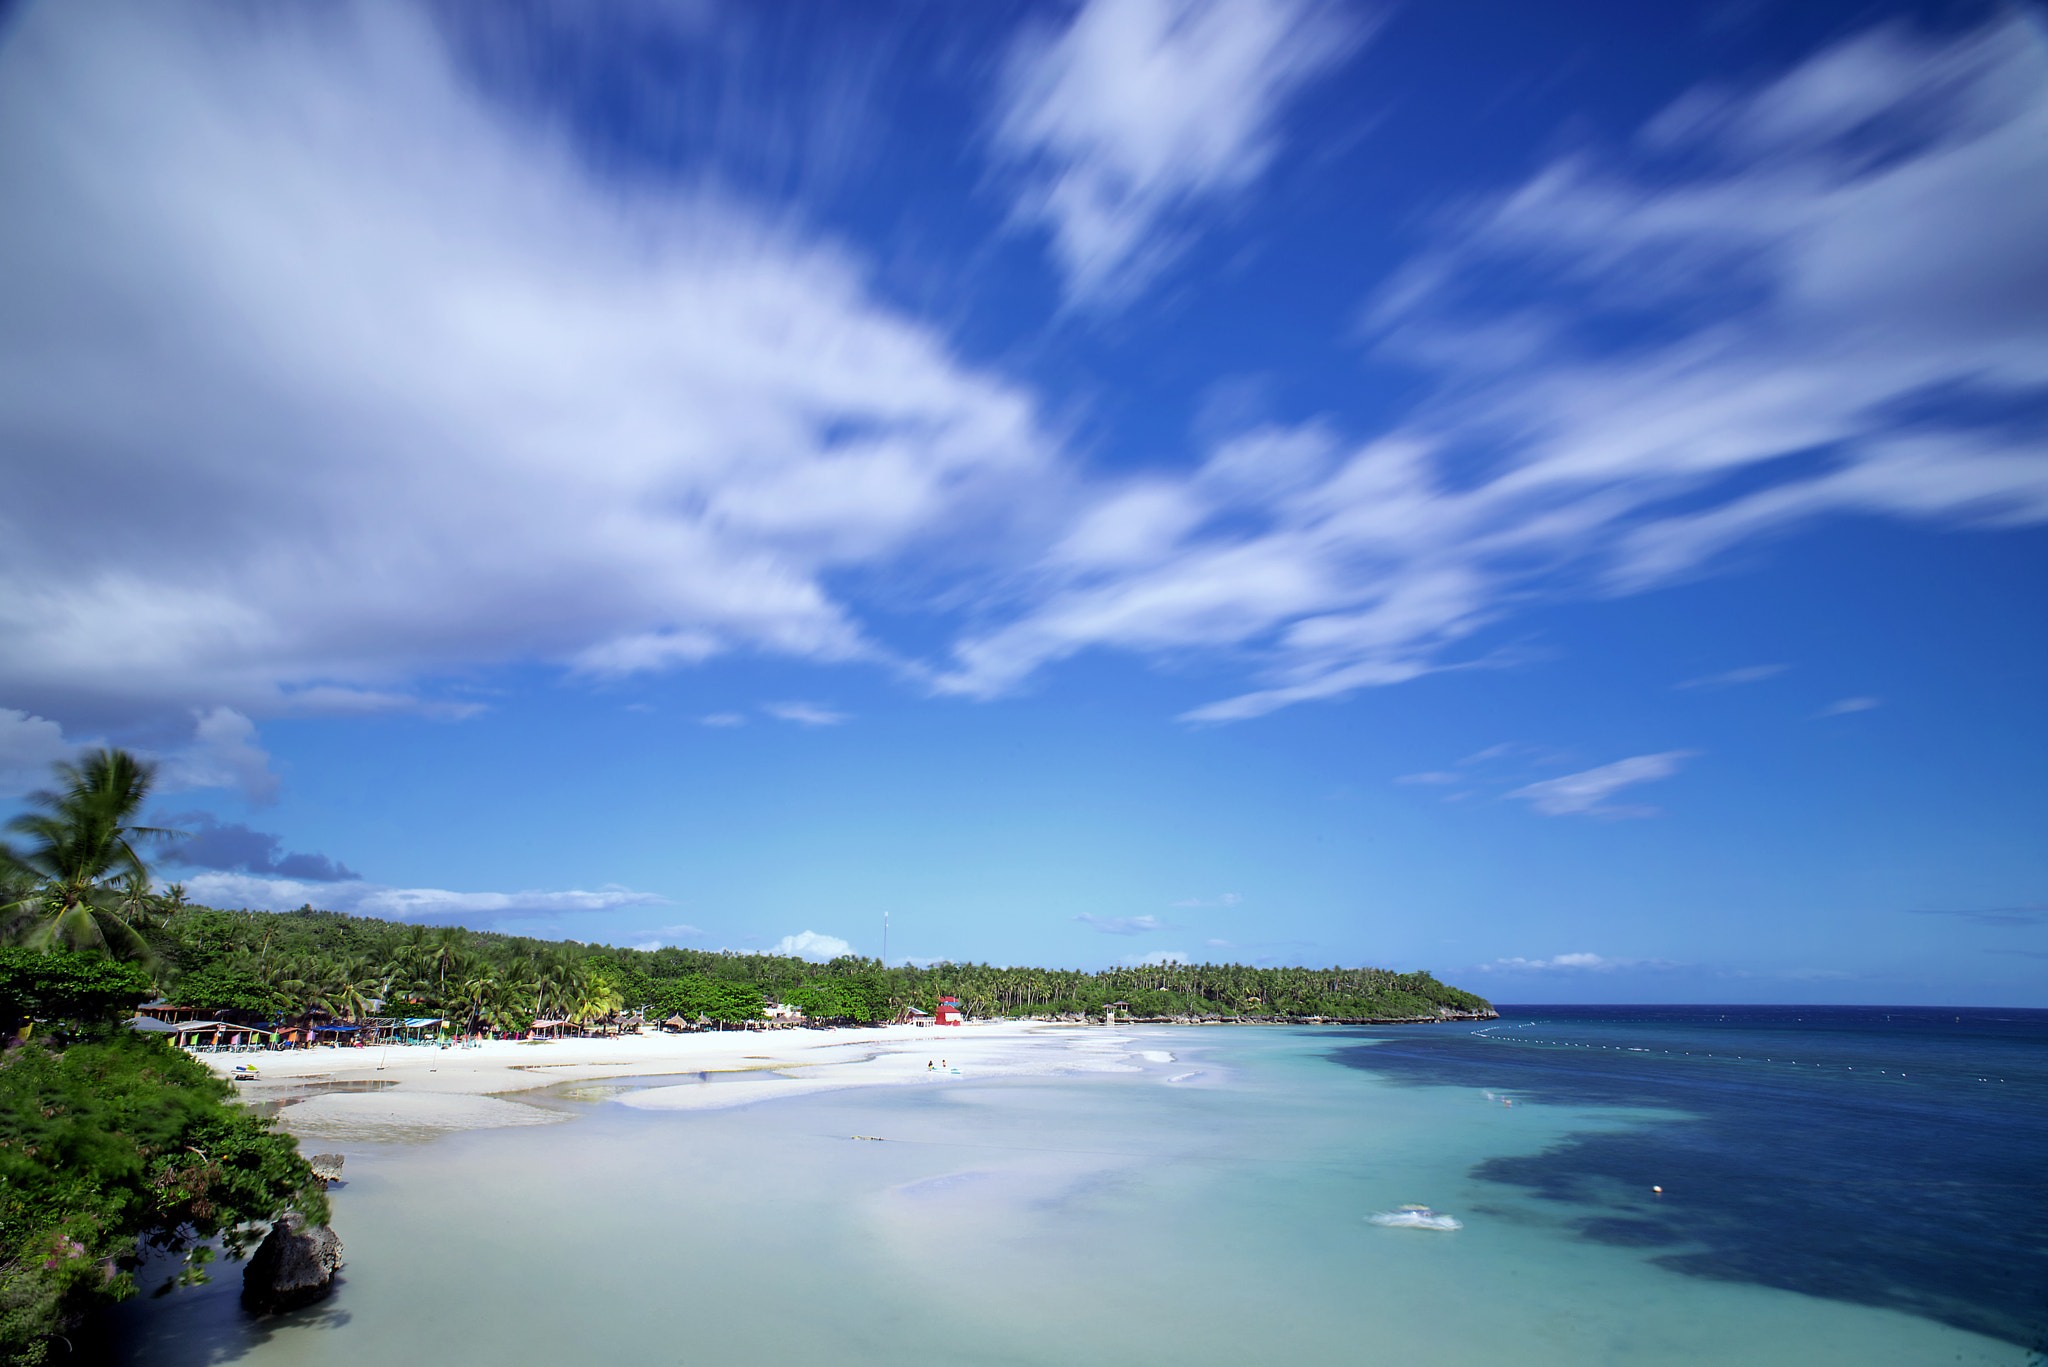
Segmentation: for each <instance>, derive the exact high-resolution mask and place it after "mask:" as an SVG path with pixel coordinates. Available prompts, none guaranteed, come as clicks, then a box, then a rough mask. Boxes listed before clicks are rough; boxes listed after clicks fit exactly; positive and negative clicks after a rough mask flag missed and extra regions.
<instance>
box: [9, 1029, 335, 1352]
mask: <svg viewBox="0 0 2048 1367" xmlns="http://www.w3.org/2000/svg"><path fill="white" fill-rule="evenodd" d="M230 1094H231V1093H230V1088H229V1087H228V1085H227V1084H226V1083H225V1082H223V1081H221V1080H220V1079H219V1078H216V1077H215V1076H213V1074H212V1073H210V1072H208V1071H207V1069H206V1068H205V1066H204V1065H202V1064H201V1063H199V1062H198V1061H197V1060H196V1059H193V1058H191V1057H190V1056H189V1055H187V1054H185V1053H184V1052H182V1051H181V1050H178V1049H176V1048H173V1047H172V1046H170V1045H168V1044H165V1043H163V1042H162V1041H161V1040H159V1039H155V1038H150V1037H145V1036H142V1035H138V1034H136V1033H135V1032H133V1031H131V1030H128V1029H126V1028H125V1027H121V1026H108V1025H104V1024H100V1025H90V1024H86V1023H82V1022H80V1023H74V1024H73V1025H72V1026H71V1027H70V1028H69V1029H66V1030H59V1031H55V1032H52V1033H50V1034H49V1035H48V1036H47V1037H44V1036H43V1035H42V1033H41V1032H39V1033H38V1036H37V1037H36V1038H32V1039H31V1040H30V1041H29V1042H28V1043H26V1044H24V1045H21V1046H19V1047H16V1048H13V1049H10V1050H8V1051H7V1052H6V1054H5V1056H4V1058H0V1357H4V1359H5V1360H6V1361H8V1362H12V1363H20V1364H33V1363H39V1362H41V1361H43V1360H44V1358H45V1357H46V1355H47V1353H48V1349H49V1345H50V1343H51V1341H52V1339H53V1337H54V1336H55V1335H58V1334H60V1333H62V1332H64V1330H65V1329H66V1328H67V1327H68V1326H69V1325H70V1324H72V1323H73V1322H75V1321H76V1320H77V1319H78V1318H79V1317H80V1316H81V1315H82V1314H83V1313H84V1312H85V1311H86V1310H88V1309H89V1308H91V1306H92V1305H94V1304H95V1303H97V1302H104V1301H108V1300H118V1299H122V1298H125V1297H127V1296H130V1295H133V1294H134V1292H135V1278H134V1273H135V1270H136V1268H137V1266H138V1265H139V1264H140V1262H141V1254H142V1253H143V1252H144V1251H146V1250H147V1251H165V1252H173V1253H183V1254H185V1255H186V1261H185V1264H184V1267H183V1270H182V1272H181V1274H180V1275H179V1276H177V1277H175V1278H173V1279H172V1281H171V1282H168V1283H166V1285H165V1287H164V1289H169V1287H170V1286H171V1285H173V1284H181V1283H190V1282H195V1281H202V1280H204V1275H203V1273H202V1272H201V1266H202V1265H203V1264H204V1262H205V1261H206V1260H207V1258H208V1257H209V1256H210V1255H211V1249H210V1247H209V1246H208V1241H209V1240H212V1239H214V1238H215V1237H216V1236H221V1237H222V1239H223V1242H224V1244H225V1245H226V1247H227V1248H228V1250H229V1252H230V1254H231V1256H239V1254H240V1253H241V1251H242V1242H243V1238H244V1236H246V1235H247V1234H248V1232H249V1231H248V1229H247V1226H249V1225H251V1224H253V1223H261V1222H265V1221H269V1220H272V1219H274V1218H276V1217H278V1216H281V1215H282V1214H284V1213H285V1212H286V1211H288V1210H297V1211H300V1212H301V1213H303V1214H304V1215H305V1217H306V1218H307V1220H308V1221H309V1222H311V1223H314V1224H321V1223H325V1221H326V1219H327V1200H326V1196H325V1195H324V1194H323V1193H322V1192H321V1190H320V1188H319V1186H318V1185H317V1184H316V1183H315V1182H314V1181H313V1173H312V1169H311V1168H310V1167H308V1165H307V1163H306V1161H305V1159H304V1158H302V1157H301V1156H300V1155H299V1152H298V1146H297V1143H296V1141H294V1140H293V1139H292V1138H291V1137H290V1136H288V1135H285V1134H281V1133H279V1132H278V1131H277V1130H276V1129H274V1128H273V1127H272V1125H271V1122H269V1121H267V1120H262V1119H258V1118H257V1117H256V1116H254V1115H251V1114H250V1113H249V1112H247V1111H245V1110H242V1109H240V1108H238V1107H235V1106H233V1105H230V1104H229V1102H228V1097H229V1095H230Z"/></svg>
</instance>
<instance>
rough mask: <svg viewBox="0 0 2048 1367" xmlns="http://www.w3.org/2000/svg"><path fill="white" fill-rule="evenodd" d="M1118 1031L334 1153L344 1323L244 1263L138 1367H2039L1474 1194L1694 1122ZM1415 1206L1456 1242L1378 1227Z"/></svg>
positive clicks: (169, 1309) (1293, 1039) (182, 1308)
mask: <svg viewBox="0 0 2048 1367" xmlns="http://www.w3.org/2000/svg"><path fill="white" fill-rule="evenodd" d="M1457 1029H1459V1030H1461V1031H1462V1030H1463V1029H1464V1028H1463V1027H1457ZM1124 1033H1125V1034H1126V1035H1127V1036H1129V1037H1130V1044H1129V1049H1130V1051H1131V1052H1130V1054H1129V1056H1128V1059H1127V1062H1128V1064H1129V1067H1130V1068H1131V1070H1132V1071H1129V1072H1123V1073H1113V1074H1092V1075H1086V1076H1075V1077H1045V1078H1021V1079H1020V1078H1012V1079H1003V1080H977V1079H976V1078H974V1077H973V1076H971V1075H968V1076H963V1077H960V1078H948V1079H946V1080H944V1081H941V1082H937V1083H932V1084H926V1085H920V1086H916V1087H908V1088H881V1089H873V1090H862V1091H848V1092H837V1093H828V1094H822V1095H813V1096H808V1097H799V1098H791V1099H785V1100H775V1101H771V1102H767V1103H764V1104H759V1105H749V1106H741V1107H737V1108H734V1109H727V1110H714V1111H698V1112H672V1111H671V1112H662V1111H644V1110H636V1109H634V1108H631V1107H628V1106H622V1105H618V1104H616V1103H615V1102H614V1101H613V1100H611V1099H610V1095H611V1094H606V1093H599V1092H591V1091H587V1090H586V1091H585V1092H583V1093H582V1098H583V1099H578V1098H577V1097H576V1096H575V1095H571V1094H570V1093H571V1089H566V1088H565V1089H562V1091H561V1092H559V1093H557V1094H556V1095H554V1096H553V1097H551V1098H549V1104H550V1105H553V1106H557V1107H562V1108H566V1109H570V1110H573V1111H574V1112H576V1118H575V1120H574V1121H573V1122H572V1123H567V1124H557V1125H545V1126H525V1127H520V1128H517V1129H508V1130H483V1131H472V1132H468V1133H463V1134H457V1135H453V1136H450V1137H448V1138H444V1139H440V1140H437V1141H434V1142H432V1143H424V1144H395V1143H394V1144H369V1143H359V1144H354V1145H349V1146H345V1151H346V1152H347V1155H348V1173H349V1176H350V1179H351V1180H350V1182H349V1184H348V1185H347V1186H346V1187H345V1188H343V1189H341V1190H339V1191H337V1192H336V1193H335V1209H336V1217H335V1222H336V1226H337V1228H338V1229H339V1230H340V1232H341V1233H342V1236H343V1238H344V1239H345V1240H346V1242H347V1248H348V1266H347V1269H346V1274H345V1275H346V1282H345V1284H344V1285H343V1286H342V1287H341V1288H340V1290H339V1291H338V1292H337V1294H336V1295H335V1296H334V1297H333V1298H331V1299H330V1300H329V1301H327V1302H326V1303H324V1304H323V1305H321V1306H319V1307H316V1308H314V1309H311V1310H308V1311H304V1312H301V1313H299V1314H297V1315H291V1316H283V1317H276V1318H272V1319H268V1320H261V1321H252V1320H249V1319H247V1318H246V1317H244V1316H243V1315H242V1314H241V1312H240V1311H239V1309H238V1308H236V1306H235V1292H236V1289H237V1281H238V1278H237V1274H238V1271H239V1269H236V1268H232V1267H230V1268H227V1269H224V1275H222V1276H220V1277H219V1278H218V1279H217V1281H216V1283H215V1284H214V1285H213V1286H211V1287H208V1288H203V1289H201V1290H199V1291H197V1292H185V1293H180V1294H179V1295H177V1296H175V1297H172V1298H169V1299H167V1300H164V1301H158V1302H152V1303H144V1304H139V1305H135V1306H131V1307H126V1308H124V1310H123V1311H122V1312H121V1315H120V1317H119V1322H118V1329H119V1337H120V1343H119V1345H118V1347H117V1349H116V1357H117V1360H119V1361H123V1362H126V1363H131V1364H144V1363H147V1364H151V1367H187V1365H188V1364H202V1363H208V1364H210V1363H220V1362H240V1363H248V1364H250V1365H251V1367H286V1365H287V1364H288V1365H289V1367H327V1365H328V1364H333V1365H334V1367H341V1364H348V1367H358V1365H359V1364H361V1363H364V1362H408V1361H432V1362H437V1363H441V1364H453V1365H455V1367H461V1365H462V1364H469V1363H477V1364H485V1363H489V1364H502V1365H503V1367H525V1365H526V1364H534V1365H535V1367H539V1365H540V1364H550V1365H557V1364H563V1363H576V1362H583V1361H592V1360H601V1359H612V1358H618V1359H621V1360H631V1361H635V1362H646V1363H690V1364H710V1365H722V1364H735V1367H737V1365H738V1364H743V1363H755V1362H760V1361H782V1360H787V1361H810V1360H817V1361H832V1362H835V1363H839V1364H850V1367H867V1364H875V1365H876V1367H880V1365H881V1364H885V1363H886V1364H890V1367H895V1365H896V1364H899V1363H901V1362H902V1361H903V1360H904V1358H905V1357H906V1355H927V1354H940V1355H943V1356H945V1357H947V1358H949V1359H951V1360H953V1361H956V1362H960V1363H968V1364H984V1363H985V1364H1017V1365H1018V1367H1024V1365H1026V1364H1032V1365H1035V1364H1055V1363H1057V1364H1082V1365H1083V1367H1087V1365H1089V1364H1096V1363H1101V1364H1105V1365H1106V1364H1112V1363H1114V1364H1118V1365H1119V1367H1130V1365H1132V1364H1137V1365H1139V1367H1144V1365H1148V1364H1158V1365H1159V1367H1168V1365H1169V1364H1173V1365H1174V1367H1188V1365H1189V1364H1194V1365H1196V1367H1208V1365H1209V1364H1216V1367H1222V1365H1223V1364H1230V1367H1244V1365H1245V1364H1260V1363H1268V1362H1275V1361H1280V1360H1283V1359H1291V1358H1295V1357H1297V1356H1300V1357H1311V1356H1313V1357H1323V1358H1331V1359H1334V1360H1341V1361H1345V1362H1367V1363H1372V1362H1386V1363H1389V1364H1392V1363H1406V1362H1414V1361H1429V1362H1432V1363H1439V1364H1451V1365H1453V1367H1455V1365H1456V1364H1467V1363H1469V1364H1472V1367H1481V1364H1484V1365H1485V1367H1498V1365H1499V1364H1501V1363H1504V1362H1507V1363H1515V1364H1518V1367H1548V1365H1549V1364H1557V1367H1564V1365H1565V1364H1573V1365H1574V1367H1580V1365H1583V1364H1604V1363H1613V1364H1624V1363H1626V1364H1672V1365H1673V1367H1679V1365H1680V1364H1708V1363H1712V1364H1730V1365H1731V1367H1732V1365H1733V1364H1743V1365H1744V1367H1750V1365H1751V1364H1754V1365H1755V1367H1774V1365H1775V1364H1785V1367H1792V1365H1793V1364H1798V1365H1799V1367H1813V1364H1816V1363H1837V1362H1839V1363H1855V1364H1859V1367H1866V1365H1868V1367H1882V1365H1883V1364H1894V1363H1895V1364H1900V1367H1921V1365H1922V1364H1928V1363H1948V1362H1956V1361H1962V1362H1967V1363H1996V1364H2019V1363H2023V1362H2027V1361H2030V1360H2031V1359H2032V1355H2031V1354H2029V1353H2028V1352H2027V1351H2026V1350H2025V1349H2024V1348H2022V1347H2019V1346H2016V1345H2014V1344H2012V1343H2010V1342H2005V1341H2001V1340H1999V1339H1997V1338H1994V1337H1990V1336H1987V1335H1982V1334H1978V1333H1972V1332H1969V1331H1967V1330H1964V1329H1960V1328H1956V1327H1953V1326H1951V1325H1948V1324H1944V1323H1941V1322H1938V1321H1937V1320H1935V1319H1932V1318H1928V1317H1926V1316H1923V1315H1916V1314H1911V1313H1907V1312H1905V1311H1903V1310H1900V1309H1896V1308H1891V1307H1884V1306H1870V1305H1862V1304H1855V1303H1851V1302H1848V1301H1844V1300H1840V1299H1835V1298H1829V1297H1824V1296H1815V1295H1808V1294H1803V1293H1801V1292H1798V1291H1795V1290H1789V1289H1785V1288H1782V1287H1774V1286H1767V1285H1760V1284H1757V1283H1754V1282H1748V1281H1737V1280H1722V1279H1716V1278H1711V1277H1702V1276H1698V1275H1692V1274H1690V1273H1688V1272H1685V1271H1683V1270H1678V1269H1674V1268H1673V1267H1671V1266H1668V1265H1665V1263H1664V1262H1660V1261H1659V1260H1660V1259H1668V1258H1669V1256H1670V1255H1671V1254H1673V1253H1674V1251H1678V1252H1683V1251H1686V1250H1684V1249H1678V1250H1674V1249H1673V1248H1672V1247H1671V1246H1668V1245H1664V1246H1658V1247H1655V1248H1636V1247H1629V1246H1626V1245H1625V1244H1620V1243H1615V1242H1610V1241H1602V1240H1599V1239H1592V1238H1587V1237H1585V1230H1584V1222H1585V1221H1586V1220H1587V1219H1591V1218H1604V1217H1611V1216H1612V1213H1613V1212H1612V1209H1611V1194H1610V1197H1603V1198H1602V1199H1601V1200H1600V1201H1589V1202H1587V1203H1584V1205H1583V1208H1582V1207H1581V1205H1580V1204H1579V1203H1576V1202H1574V1201H1573V1200H1572V1199H1570V1198H1569V1197H1568V1196H1565V1195H1561V1194H1560V1193H1558V1192H1556V1191H1547V1190H1538V1189H1535V1188H1532V1187H1530V1186H1527V1185H1525V1184H1518V1183H1516V1182H1514V1181H1506V1180H1495V1179H1496V1178H1497V1177H1498V1176H1499V1174H1498V1172H1497V1171H1493V1170H1492V1169H1491V1168H1490V1165H1495V1164H1499V1163H1502V1162H1507V1163H1513V1162H1517V1161H1539V1160H1540V1159H1541V1158H1542V1156H1543V1155H1545V1154H1549V1153H1555V1152H1558V1151H1560V1150H1561V1149H1568V1148H1570V1147H1571V1146H1573V1145H1583V1144H1586V1143H1588V1142H1597V1141H1598V1140H1599V1139H1600V1138H1601V1137H1603V1136H1627V1135H1631V1134H1645V1133H1656V1132H1659V1131H1661V1130H1665V1129H1668V1127H1670V1126H1671V1125H1672V1124H1674V1123H1677V1122H1680V1121H1682V1120H1683V1119H1684V1116H1683V1115H1682V1113H1680V1112H1677V1111H1674V1110H1671V1109H1668V1108H1660V1107H1656V1106H1646V1105H1640V1104H1628V1105H1616V1104H1591V1103H1588V1102H1586V1101H1569V1100H1568V1101H1559V1102H1555V1103H1548V1104H1529V1103H1528V1102H1525V1103H1524V1104H1519V1105H1513V1106H1507V1105H1502V1104H1501V1097H1500V1094H1498V1093H1495V1095H1494V1096H1492V1097H1489V1096H1488V1094H1487V1092H1488V1089H1487V1088H1485V1087H1483V1086H1478V1085H1444V1084H1442V1083H1439V1082H1435V1081H1430V1082H1427V1083H1426V1084H1424V1085H1417V1083H1416V1081H1415V1080H1413V1079H1410V1080H1408V1081H1406V1082H1400V1081H1390V1080H1388V1079H1387V1078H1385V1077H1382V1076H1380V1075H1378V1074H1376V1073H1375V1072H1373V1071H1372V1070H1370V1069H1366V1068H1361V1067H1358V1066H1347V1064H1350V1065H1355V1064H1356V1062H1357V1059H1356V1058H1355V1057H1352V1056H1350V1055H1348V1054H1346V1053H1345V1051H1346V1050H1349V1049H1354V1048H1359V1047H1364V1048H1366V1049H1367V1050H1368V1051H1369V1049H1370V1048H1371V1047H1375V1046H1363V1045H1362V1042H1361V1041H1360V1040H1359V1039H1358V1038H1357V1037H1356V1034H1355V1032H1352V1033H1344V1032H1334V1031H1317V1030H1276V1029H1267V1028H1259V1027H1246V1028H1237V1029H1232V1028H1208V1029H1203V1030H1199V1031H1196V1030H1143V1029H1140V1030H1136V1031H1127V1032H1124ZM1430 1033H1431V1034H1432V1035H1437V1034H1442V1033H1444V1032H1443V1031H1442V1029H1441V1028H1438V1029H1437V1030H1433V1031H1431V1032H1430ZM1395 1038H1396V1039H1397V1040H1398V1039H1401V1038H1403V1037H1400V1036H1396V1037H1395ZM1176 1079H1177V1080H1176ZM625 1082H626V1080H624V1079H621V1080H620V1083H621V1085H624V1084H625ZM856 1135H868V1136H877V1137H878V1140H866V1139H855V1138H853V1137H852V1136H856ZM1490 1171H1492V1172H1493V1175H1492V1176H1489V1175H1487V1174H1488V1173H1489V1172H1490ZM1409 1201H1416V1202H1423V1203H1427V1204H1429V1205H1431V1206H1434V1207H1436V1208H1438V1209H1440V1210H1445V1211H1448V1212H1451V1213H1453V1214H1456V1215H1458V1216H1459V1218H1461V1219H1462V1220H1464V1222H1465V1227H1464V1228H1463V1229H1462V1230H1459V1231H1457V1232H1456V1233H1440V1232H1436V1231H1428V1230H1409V1229H1387V1228H1380V1227H1376V1226H1373V1225H1370V1224H1368V1223H1367V1222H1366V1220H1367V1217H1368V1216H1369V1215H1371V1214H1372V1213H1373V1212H1374V1211H1376V1210H1386V1209H1391V1208H1392V1207H1394V1206H1397V1205H1399V1204H1401V1203H1403V1202H1409Z"/></svg>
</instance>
